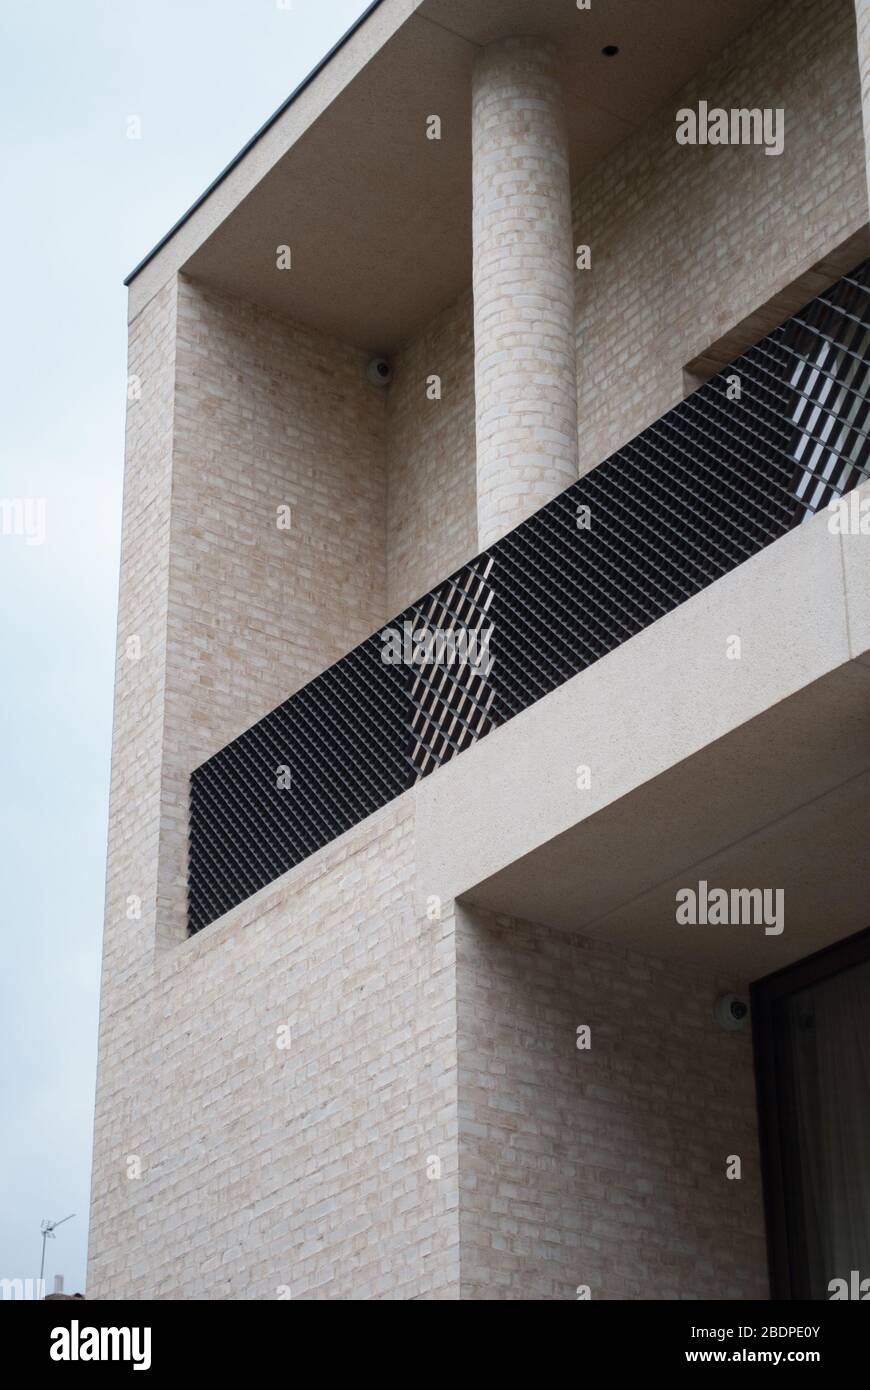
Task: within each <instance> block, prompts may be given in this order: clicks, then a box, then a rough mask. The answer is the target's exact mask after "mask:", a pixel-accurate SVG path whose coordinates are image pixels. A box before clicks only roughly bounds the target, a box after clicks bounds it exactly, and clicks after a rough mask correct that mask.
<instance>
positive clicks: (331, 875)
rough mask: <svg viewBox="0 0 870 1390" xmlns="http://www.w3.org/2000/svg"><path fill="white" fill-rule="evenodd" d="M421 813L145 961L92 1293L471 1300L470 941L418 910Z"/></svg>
mask: <svg viewBox="0 0 870 1390" xmlns="http://www.w3.org/2000/svg"><path fill="white" fill-rule="evenodd" d="M411 811H412V803H411V800H410V798H408V797H405V798H402V799H401V800H400V801H398V802H395V803H394V804H393V805H392V806H391V807H389V808H387V809H386V810H385V811H383V812H381V813H379V814H378V815H376V816H373V817H371V818H370V819H369V820H368V821H366V822H365V823H364V824H363V825H362V826H359V827H357V828H356V829H355V830H353V831H350V832H349V833H348V834H347V835H346V836H344V837H343V838H342V839H341V840H339V841H336V842H335V843H334V844H333V845H330V846H328V847H327V848H325V849H324V850H322V851H321V852H320V853H319V854H318V855H315V856H313V857H312V858H311V859H309V860H307V861H306V863H305V864H303V865H300V866H299V867H298V868H297V869H296V870H294V871H293V872H292V873H290V874H289V875H286V876H285V877H284V878H283V879H281V880H280V881H279V882H278V883H277V884H276V885H274V886H272V887H270V888H267V889H264V890H263V892H262V893H261V894H259V895H258V896H257V898H255V899H251V900H250V901H249V902H248V903H244V904H241V905H240V906H239V907H238V908H236V909H235V910H234V911H233V912H231V913H228V914H227V915H226V916H225V917H224V918H222V919H221V921H220V922H218V923H215V924H214V925H213V926H212V927H210V928H208V929H207V930H206V931H204V932H201V933H200V934H199V935H198V936H196V937H194V938H193V939H192V940H190V941H188V942H185V943H184V944H183V945H182V946H180V947H178V948H176V949H175V950H174V951H164V952H160V953H159V954H158V955H157V956H156V957H153V958H152V960H151V962H150V967H146V966H143V967H142V968H141V969H140V972H139V975H138V979H137V985H138V988H139V989H140V990H141V991H142V998H141V1000H140V1002H139V1005H138V1008H137V1014H136V1019H135V1020H134V1021H129V1022H128V1021H125V1023H124V1026H123V1035H120V1034H119V1035H118V1036H117V1037H116V1038H114V1039H113V1040H112V1052H111V1055H108V1056H106V1057H105V1058H104V1061H103V1067H102V1071H101V1079H102V1084H103V1087H104V1090H105V1093H106V1103H105V1105H103V1106H102V1107H101V1124H100V1128H99V1130H98V1143H97V1147H96V1153H95V1167H94V1217H93V1227H92V1246H91V1263H90V1270H89V1279H88V1296H89V1297H91V1298H98V1299H103V1298H111V1297H123V1298H209V1299H217V1298H221V1299H225V1298H230V1299H232V1298H260V1299H262V1298H266V1299H275V1298H279V1297H287V1296H288V1294H287V1293H286V1292H279V1291H281V1290H289V1296H290V1297H293V1298H303V1299H305V1298H308V1299H320V1298H329V1299H349V1298H354V1299H381V1298H386V1299H391V1298H401V1299H415V1298H435V1299H441V1298H451V1297H455V1296H456V1294H457V1288H458V1199H457V1166H456V1144H457V1139H456V1136H457V1115H456V1063H455V1049H456V1028H455V1014H456V1003H455V970H454V961H453V934H452V929H451V927H450V924H445V925H444V926H442V925H441V924H439V923H437V922H435V923H433V922H429V921H427V920H419V919H416V918H415V916H414V913H413V907H412V904H413V881H412V880H413V859H414V853H413V823H412V820H411V818H410V816H411ZM281 1028H289V1046H286V1047H283V1048H282V1047H279V1046H278V1042H279V1037H281V1036H282V1035H280V1034H279V1029H281ZM284 1036H286V1035H284ZM131 1155H132V1156H134V1157H136V1158H138V1159H139V1160H140V1162H141V1176H139V1177H132V1178H131V1177H128V1176H127V1173H128V1167H127V1158H128V1156H131ZM433 1159H437V1160H439V1162H440V1165H441V1167H440V1176H430V1174H434V1173H435V1168H434V1165H433Z"/></svg>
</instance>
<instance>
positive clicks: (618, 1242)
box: [456, 909, 768, 1299]
mask: <svg viewBox="0 0 870 1390" xmlns="http://www.w3.org/2000/svg"><path fill="white" fill-rule="evenodd" d="M456 934H457V944H456V956H457V966H456V968H457V1032H458V1056H459V1113H460V1130H459V1166H460V1242H461V1296H462V1298H463V1299H491V1298H500V1299H501V1298H505V1299H574V1298H576V1297H577V1288H578V1286H580V1285H587V1286H588V1287H589V1289H590V1291H591V1296H592V1298H593V1299H673V1298H702V1299H703V1298H737V1299H743V1298H766V1297H767V1296H768V1295H767V1272H766V1271H767V1265H766V1249H765V1240H764V1220H763V1212H762V1206H761V1183H760V1174H759V1157H758V1145H757V1134H756V1124H755V1089H754V1080H753V1064H752V1043H751V1037H750V1033H749V1030H748V1029H747V1030H746V1031H745V1032H739V1033H727V1032H723V1031H722V1030H721V1029H720V1028H718V1026H717V1025H716V1023H715V1022H714V1020H713V1016H712V1011H713V1003H714V1000H715V999H716V997H717V995H718V994H719V993H722V992H723V991H725V990H732V989H734V988H735V987H736V985H737V984H739V982H736V981H734V980H716V979H714V978H712V977H708V976H705V975H704V974H703V973H702V972H700V971H698V970H694V969H691V968H689V967H688V966H685V965H681V964H676V963H673V962H668V961H665V960H660V959H654V958H650V957H645V956H641V955H637V954H635V953H632V952H627V951H624V950H621V949H619V948H617V947H613V946H610V945H609V944H606V943H603V942H598V941H592V940H590V939H588V938H586V937H582V936H574V935H570V934H568V933H562V932H558V931H553V930H551V929H549V928H547V927H541V926H534V925H532V924H530V923H527V922H517V921H512V920H505V919H503V918H499V919H495V918H493V917H492V916H491V915H489V914H484V913H482V912H480V911H479V910H477V909H475V910H470V909H465V910H463V909H459V910H458V911H457V916H456ZM581 1024H587V1025H589V1026H590V1028H591V1030H592V1033H591V1048H590V1050H589V1051H580V1050H578V1048H577V1046H576V1030H577V1027H578V1026H579V1025H581ZM732 1154H736V1155H739V1156H740V1157H741V1159H742V1165H743V1169H742V1171H743V1176H742V1179H741V1180H739V1181H737V1180H728V1179H727V1178H726V1176H725V1168H726V1159H727V1157H728V1156H729V1155H732Z"/></svg>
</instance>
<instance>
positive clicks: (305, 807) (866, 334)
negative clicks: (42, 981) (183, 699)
mask: <svg viewBox="0 0 870 1390" xmlns="http://www.w3.org/2000/svg"><path fill="white" fill-rule="evenodd" d="M868 269H870V262H865V263H864V264H863V265H862V266H860V267H859V268H858V269H857V270H856V271H855V272H854V273H853V274H851V275H848V276H846V277H844V278H843V279H842V280H840V281H838V282H837V284H836V285H834V286H833V287H832V288H831V289H830V290H829V291H827V292H826V293H825V294H823V295H820V296H819V297H818V298H817V299H815V300H813V302H812V303H811V304H809V305H808V306H807V307H806V309H804V310H802V311H801V312H800V313H799V314H796V315H794V317H793V318H790V319H789V320H788V321H787V322H786V323H784V324H783V325H782V326H781V327H779V328H777V329H776V330H775V332H773V333H771V334H770V335H769V336H768V337H767V338H765V339H763V341H762V342H760V343H758V344H757V345H756V346H755V347H752V348H750V349H749V351H748V352H746V353H744V355H743V356H742V357H740V358H738V359H737V360H736V361H735V362H734V363H732V364H731V366H730V367H728V368H726V369H725V370H724V371H722V372H721V373H720V374H719V375H718V376H716V377H714V378H713V379H712V380H711V381H709V382H708V383H706V384H705V385H704V386H702V387H700V389H699V390H697V391H695V392H694V393H693V394H692V395H691V396H689V397H687V399H686V400H684V401H682V402H681V403H680V404H679V405H677V406H675V407H674V409H672V410H670V411H668V413H667V414H666V415H664V416H662V418H661V419H660V420H657V421H656V422H655V424H653V425H651V426H650V427H649V428H648V429H646V430H644V431H643V433H642V434H640V435H638V436H637V438H636V439H633V440H632V441H631V443H630V444H626V445H625V447H624V448H622V449H620V450H619V451H618V452H617V453H615V454H614V455H613V456H612V457H611V458H609V459H607V460H606V462H604V463H602V464H600V465H599V466H598V467H597V468H595V469H594V470H593V471H592V472H591V473H588V474H586V476H585V477H583V478H581V479H580V480H579V481H578V482H576V483H574V484H572V486H571V487H569V488H567V489H566V490H565V491H564V492H562V493H561V494H560V495H559V496H558V497H556V498H554V500H553V501H552V502H550V503H548V504H547V506H545V507H542V508H541V510H540V511H538V512H536V513H535V514H534V515H533V516H531V517H529V518H528V520H527V521H524V522H523V523H522V524H521V525H520V526H517V527H516V528H515V530H513V531H511V532H510V533H509V534H508V535H506V536H504V537H503V538H502V539H501V540H500V541H498V542H497V543H496V544H495V545H493V546H492V547H491V548H490V549H489V550H488V551H486V552H485V553H484V554H482V555H479V556H477V557H476V558H475V559H474V560H472V561H471V562H470V563H469V564H467V565H464V566H463V567H462V569H460V570H458V571H457V572H456V573H455V574H453V575H451V576H450V577H449V578H448V579H445V580H444V581H443V582H442V583H441V584H439V585H438V586H437V587H436V588H435V589H433V590H432V591H431V592H430V593H429V594H427V595H426V596H425V597H424V598H422V599H420V600H419V602H417V603H414V604H412V605H411V606H410V607H409V608H407V609H406V610H405V611H404V612H403V613H401V614H399V616H398V617H397V618H395V619H394V620H393V621H392V622H391V623H389V624H388V625H387V627H386V628H382V629H380V631H379V632H378V633H376V634H374V635H373V636H371V637H369V638H368V639H367V640H366V641H365V642H363V643H362V644H361V645H360V646H358V647H356V648H355V649H354V650H353V651H351V652H349V653H348V654H347V656H345V657H343V658H342V659H341V661H339V662H337V663H336V664H335V665H334V666H331V667H330V668H329V669H328V670H327V671H324V672H323V674H322V675H320V676H317V677H316V678H315V679H314V680H312V681H310V682H309V684H308V685H306V686H305V687H304V688H303V689H302V690H299V691H298V692H297V693H296V694H295V695H292V696H291V697H290V698H289V699H288V700H285V702H284V703H283V704H282V705H279V706H278V708H277V709H275V710H273V711H272V713H271V714H268V715H267V716H266V717H265V718H264V719H261V720H260V722H259V723H258V724H255V725H254V726H253V727H252V728H250V729H248V730H246V732H245V733H243V734H241V735H240V736H239V737H238V738H237V739H234V740H233V742H232V743H230V744H228V745H227V747H226V748H223V749H221V751H220V752H219V753H216V754H215V755H214V757H212V758H209V760H208V762H206V763H203V764H202V766H201V767H198V768H197V769H196V771H195V772H194V773H193V774H192V777H191V786H190V793H191V794H190V852H189V870H188V915H189V917H188V919H189V929H190V931H191V932H196V931H199V930H200V929H201V928H202V927H204V926H206V925H207V924H208V923H209V922H212V921H214V919H215V918H216V917H219V916H221V914H222V913H224V912H227V911H228V910H229V909H230V908H231V907H234V906H235V905H236V904H237V903H240V902H242V901H243V900H244V899H245V898H247V897H249V896H250V895H251V894H252V893H255V892H257V890H258V889H260V888H262V887H264V886H265V885H266V884H267V883H270V882H272V880H273V879H275V878H278V877H279V876H280V875H281V874H283V873H286V871H287V870H288V869H291V868H293V867H294V865H296V864H299V863H300V862H301V861H302V860H303V859H305V858H306V857H307V856H308V855H310V854H313V853H314V852H315V851H316V850H318V849H320V848H321V847H322V846H323V845H326V844H328V843H329V841H330V840H333V839H335V838H336V836H338V835H341V834H342V833H343V832H344V831H345V830H348V829H350V828H351V827H352V826H354V825H356V824H357V823H358V822H359V821H361V820H363V819H364V818H365V817H366V816H368V815H370V814H371V813H372V812H373V811H376V810H378V809H379V808H380V807H382V806H384V805H386V804H387V802H389V801H391V800H392V799H393V798H394V797H397V796H399V795H400V794H401V793H402V792H404V791H406V790H407V789H408V788H409V787H410V786H412V785H413V783H414V782H415V781H417V780H419V778H421V777H425V776H426V775H427V774H428V773H430V772H432V771H433V770H434V769H435V768H437V767H439V766H440V765H441V764H442V763H444V762H446V761H447V760H448V759H449V758H451V757H454V756H455V755H456V754H458V753H461V752H462V751H463V750H464V749H466V748H468V747H470V746H471V745H472V744H473V743H475V742H476V741H477V740H478V739H480V738H483V737H484V736H485V735H486V734H487V733H489V731H490V730H491V729H493V728H495V727H497V726H498V725H500V724H503V723H504V722H505V721H506V720H508V719H510V718H512V717H513V716H514V715H515V714H518V713H519V712H520V711H521V710H524V709H526V708H528V706H529V705H531V704H533V703H534V702H535V701H536V700H540V699H541V698H542V697H543V696H544V695H547V694H549V692H550V691H552V690H555V689H556V687H557V686H559V685H561V684H562V683H563V682H564V681H567V680H569V679H570V678H571V677H572V676H574V675H577V673H578V672H580V671H582V670H584V669H585V667H587V666H589V665H591V664H592V663H593V662H595V661H598V660H599V658H600V657H602V656H605V655H606V654H607V653H608V652H611V651H613V650H614V648H616V647H618V646H619V645H620V644H621V643H622V642H625V641H627V640H628V639H629V638H630V637H633V636H634V635H635V633H637V632H639V631H640V630H641V629H642V628H645V627H648V626H649V625H650V624H651V623H654V622H655V621H656V619H658V618H661V617H663V616H664V614H666V613H669V612H671V610H672V609H674V608H676V607H677V606H678V605H679V604H681V603H683V602H685V600H686V599H689V598H691V597H692V596H693V595H694V594H697V593H698V592H699V591H700V590H701V589H704V588H705V587H706V586H707V585H708V584H712V583H713V582H714V581H715V580H717V579H719V578H721V576H722V575H724V574H727V573H728V572H729V571H730V570H733V569H735V568H736V566H738V565H740V564H742V563H743V561H744V560H748V559H749V558H750V557H751V556H753V555H756V554H757V553H758V552H759V551H760V550H762V549H763V548H764V547H765V546H767V545H770V543H771V542H772V541H775V540H776V539H777V538H778V537H780V536H782V535H784V534H785V533H786V532H787V531H790V530H791V529H792V528H793V527H795V526H798V525H800V524H801V522H803V521H805V520H807V519H808V518H809V517H811V516H812V515H814V514H815V513H816V512H817V511H819V510H820V509H821V508H823V507H825V506H826V505H827V504H828V503H829V502H830V501H832V500H833V499H836V498H837V497H839V496H842V495H843V493H845V492H847V491H848V490H849V489H851V488H852V487H854V486H855V485H856V484H857V483H858V482H860V481H861V480H862V479H863V478H866V477H867V476H868V467H870V443H868V402H870V379H868V373H870V289H868V284H870V273H868ZM279 769H286V771H285V772H283V773H282V772H279Z"/></svg>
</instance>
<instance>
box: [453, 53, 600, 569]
mask: <svg viewBox="0 0 870 1390" xmlns="http://www.w3.org/2000/svg"><path fill="white" fill-rule="evenodd" d="M472 179H473V185H474V216H473V238H474V362H475V371H474V377H475V392H476V422H477V531H478V542H479V545H480V548H481V550H485V549H486V548H487V546H489V545H491V544H492V543H493V541H496V540H498V538H499V537H500V536H503V535H504V534H505V532H506V531H510V530H511V529H512V527H514V526H516V525H517V524H518V523H519V522H520V521H523V520H524V519H525V517H527V516H529V515H530V514H531V513H532V512H534V511H537V509H538V508H539V507H541V506H543V505H544V503H545V502H548V501H549V500H550V499H551V498H552V497H555V495H556V494H557V493H558V492H561V491H562V490H563V488H566V487H568V485H569V484H570V483H572V482H575V481H576V479H577V476H578V471H579V464H578V447H577V372H576V362H575V353H576V348H575V339H574V254H573V247H572V241H573V236H572V226H571V190H570V179H569V169H568V149H567V140H566V135H565V126H564V120H563V115H562V94H561V91H560V86H559V80H558V77H557V75H556V71H555V49H554V47H553V45H551V44H550V43H548V42H546V41H544V40H541V39H532V38H511V39H502V40H499V41H498V42H497V43H493V44H490V45H489V46H488V47H487V48H485V49H483V50H482V52H481V54H480V55H479V57H478V59H477V62H476V64H475V69H474V79H473V104H472Z"/></svg>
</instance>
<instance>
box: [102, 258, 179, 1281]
mask: <svg viewBox="0 0 870 1390" xmlns="http://www.w3.org/2000/svg"><path fill="white" fill-rule="evenodd" d="M175 330H176V288H175V285H174V284H170V285H168V286H167V287H166V288H165V289H163V290H161V292H160V294H159V295H157V296H156V297H155V298H154V299H153V300H152V301H151V303H150V304H149V306H148V308H147V310H146V311H145V312H144V313H142V314H140V315H139V317H138V318H137V319H136V321H135V323H134V324H133V325H132V329H131V333H130V347H129V356H128V370H129V372H130V374H131V376H132V377H135V378H136V379H137V381H138V390H139V392H140V393H141V394H140V396H139V398H138V399H136V398H135V394H134V397H133V399H131V400H130V401H129V404H128V408H127V440H126V470H125V476H124V517H123V530H122V538H121V557H122V558H121V581H120V593H119V607H118V652H117V659H116V678H115V716H114V726H113V734H112V780H111V792H110V802H109V843H108V860H107V866H106V914H105V926H104V935H103V978H102V988H101V992H100V1033H99V1061H98V1072H97V1094H96V1108H95V1114H94V1179H93V1195H92V1207H91V1224H90V1235H89V1247H90V1258H91V1267H93V1261H94V1260H95V1259H98V1258H99V1257H100V1255H101V1252H102V1251H103V1250H104V1249H105V1248H106V1246H107V1243H108V1242H109V1240H111V1241H113V1242H116V1243H117V1244H118V1246H119V1247H122V1248H133V1241H134V1238H135V1229H134V1226H133V1224H132V1223H131V1221H130V1217H129V1212H128V1210H127V1208H126V1207H125V1206H123V1205H119V1203H118V1202H117V1200H116V1198H115V1195H114V1193H113V1191H111V1190H110V1188H109V1187H108V1186H107V1184H106V1182H105V1181H104V1171H105V1167H106V1164H107V1162H114V1163H115V1164H116V1165H117V1168H118V1169H120V1165H121V1163H122V1161H123V1160H122V1157H121V1150H122V1151H123V1152H124V1153H129V1152H131V1151H132V1152H135V1150H136V1147H137V1145H141V1143H142V1142H143V1138H144V1136H145V1133H146V1130H145V1127H144V1123H143V1117H142V1115H141V1113H140V1112H139V1110H138V1108H137V1106H136V1104H135V1090H134V1087H133V1086H132V1085H131V1081H132V1078H131V1075H130V1069H129V1063H130V1059H131V1058H132V1057H133V1056H134V1055H135V1052H136V1048H137V1039H138V1038H140V1037H141V1035H142V1031H143V1019H144V1017H145V1015H146V1009H147V1004H146V1000H145V997H144V995H145V985H144V982H145V980H146V979H147V976H148V972H149V970H150V967H151V962H152V960H153V955H154V938H155V929H156V926H155V924H156V886H157V863H158V851H159V830H160V783H161V757H162V742H163V703H164V695H165V676H166V633H167V605H168V578H169V523H170V497H171V485H172V424H173V404H174V382H175V336H176V335H175ZM137 653H138V655H137ZM128 914H129V915H128ZM110 1155H111V1158H110ZM110 1233H111V1234H110Z"/></svg>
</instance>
